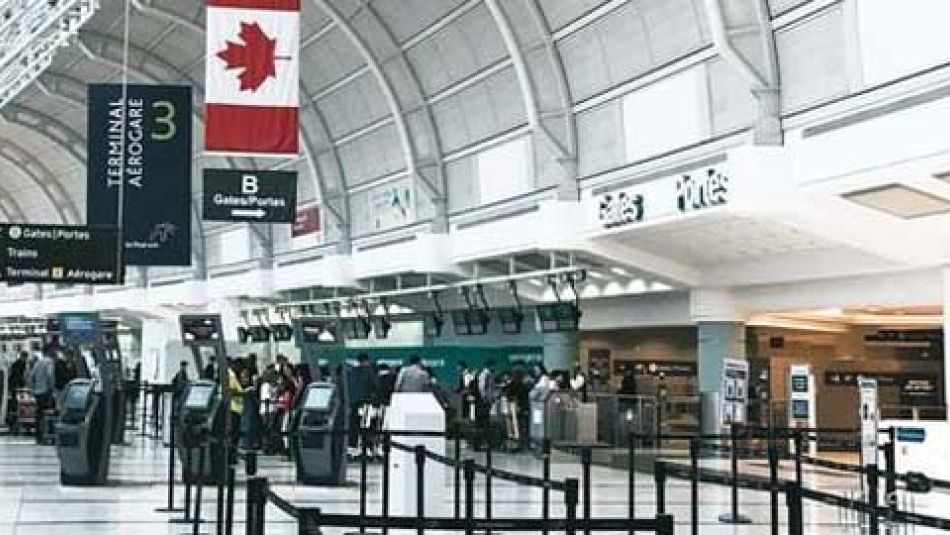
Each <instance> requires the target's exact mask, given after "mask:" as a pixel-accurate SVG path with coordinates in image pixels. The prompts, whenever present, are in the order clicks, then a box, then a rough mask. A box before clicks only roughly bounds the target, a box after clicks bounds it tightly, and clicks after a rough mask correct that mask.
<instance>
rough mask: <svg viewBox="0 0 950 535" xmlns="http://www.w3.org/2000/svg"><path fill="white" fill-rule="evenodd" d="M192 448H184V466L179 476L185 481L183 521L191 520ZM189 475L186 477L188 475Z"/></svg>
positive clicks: (193, 471)
mask: <svg viewBox="0 0 950 535" xmlns="http://www.w3.org/2000/svg"><path fill="white" fill-rule="evenodd" d="M193 450H194V448H192V447H191V446H190V445H189V446H187V447H186V448H185V466H183V467H182V469H181V478H182V480H183V481H184V482H185V519H184V520H185V522H188V521H189V520H191V485H192V484H194V482H195V468H194V464H193V460H194V459H192V453H193ZM189 475H190V476H191V477H188V476H189Z"/></svg>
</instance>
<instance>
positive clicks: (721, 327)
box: [690, 288, 746, 433]
mask: <svg viewBox="0 0 950 535" xmlns="http://www.w3.org/2000/svg"><path fill="white" fill-rule="evenodd" d="M690 315H691V317H692V319H693V321H694V322H695V323H696V329H697V348H696V368H697V383H698V385H699V395H700V398H701V399H700V403H701V404H702V413H701V414H702V415H703V421H702V422H701V424H702V425H701V429H702V431H703V432H704V433H719V432H720V431H721V430H720V426H719V413H720V400H719V397H720V392H719V389H720V386H721V379H722V366H723V360H724V359H727V358H731V359H744V358H746V347H745V346H746V343H745V318H744V315H743V314H742V312H741V311H740V309H739V307H738V306H737V303H736V302H735V300H734V298H733V295H732V294H731V293H730V291H729V290H728V289H723V288H713V289H710V288H697V289H694V290H693V291H692V292H691V293H690Z"/></svg>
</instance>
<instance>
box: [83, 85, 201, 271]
mask: <svg viewBox="0 0 950 535" xmlns="http://www.w3.org/2000/svg"><path fill="white" fill-rule="evenodd" d="M127 87H128V89H127V93H126V98H125V102H124V104H123V99H122V95H123V88H122V86H121V85H118V84H108V85H90V86H89V97H88V121H87V125H88V153H89V161H88V162H87V167H88V170H87V190H86V221H87V223H88V224H90V225H116V224H117V217H118V205H119V186H120V185H122V184H124V187H123V188H122V198H123V205H124V206H125V209H124V210H123V214H122V217H123V225H122V226H123V232H122V237H123V240H124V241H125V250H124V253H123V261H124V263H125V264H126V265H136V266H187V265H190V264H191V165H192V159H191V149H192V138H191V135H192V133H191V124H192V120H193V116H192V104H191V102H192V101H191V88H190V87H185V86H151V85H129V86H127ZM126 115H127V117H126ZM123 156H124V157H123Z"/></svg>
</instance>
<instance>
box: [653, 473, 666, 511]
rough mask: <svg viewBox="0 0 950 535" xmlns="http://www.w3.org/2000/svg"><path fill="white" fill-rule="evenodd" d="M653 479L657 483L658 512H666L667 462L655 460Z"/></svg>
mask: <svg viewBox="0 0 950 535" xmlns="http://www.w3.org/2000/svg"><path fill="white" fill-rule="evenodd" d="M653 481H654V482H655V483H656V514H657V515H664V514H666V464H664V463H663V461H653Z"/></svg>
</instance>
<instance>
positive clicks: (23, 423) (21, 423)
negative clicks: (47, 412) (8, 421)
mask: <svg viewBox="0 0 950 535" xmlns="http://www.w3.org/2000/svg"><path fill="white" fill-rule="evenodd" d="M16 408H17V413H16V425H15V426H14V431H15V432H16V434H20V433H24V432H26V431H27V430H30V431H36V422H37V418H38V415H37V408H36V396H34V395H33V392H30V391H29V390H28V389H26V388H20V389H17V392H16Z"/></svg>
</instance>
